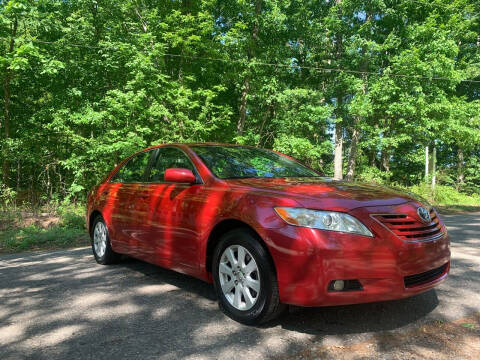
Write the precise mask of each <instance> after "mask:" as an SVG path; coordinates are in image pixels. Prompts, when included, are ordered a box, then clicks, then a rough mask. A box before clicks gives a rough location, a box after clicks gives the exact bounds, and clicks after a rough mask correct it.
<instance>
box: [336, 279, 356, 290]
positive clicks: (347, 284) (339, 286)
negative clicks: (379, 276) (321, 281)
mask: <svg viewBox="0 0 480 360" xmlns="http://www.w3.org/2000/svg"><path fill="white" fill-rule="evenodd" d="M328 290H329V291H356V290H357V291H358V290H363V287H362V284H361V283H360V281H358V280H340V279H339V280H332V281H330V284H329V285H328Z"/></svg>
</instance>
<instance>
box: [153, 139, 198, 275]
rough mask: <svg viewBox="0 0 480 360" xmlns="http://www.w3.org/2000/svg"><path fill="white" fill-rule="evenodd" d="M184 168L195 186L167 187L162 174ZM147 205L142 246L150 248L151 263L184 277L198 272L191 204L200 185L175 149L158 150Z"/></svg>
mask: <svg viewBox="0 0 480 360" xmlns="http://www.w3.org/2000/svg"><path fill="white" fill-rule="evenodd" d="M169 168H185V169H189V170H192V171H193V173H194V174H195V175H196V176H197V178H198V179H199V183H198V184H193V185H191V184H181V183H167V182H165V181H164V174H165V170H166V169H169ZM147 182H148V183H149V185H147V186H146V187H148V193H149V196H148V198H149V204H148V216H147V221H146V224H147V227H148V230H147V231H146V232H145V233H144V234H145V235H147V236H146V237H145V239H144V241H145V242H148V243H149V244H152V245H153V247H150V249H152V250H153V251H154V252H152V253H151V254H149V255H150V256H151V258H150V259H149V260H150V261H151V262H154V263H157V264H159V265H162V266H165V267H168V268H171V269H175V270H177V271H181V272H186V273H195V272H196V271H197V269H198V264H197V261H198V260H197V259H198V253H197V252H198V243H197V238H198V236H197V235H198V234H197V232H196V224H195V222H194V221H193V220H194V219H195V218H196V217H195V214H193V213H191V211H190V210H191V209H192V208H193V207H192V206H191V204H192V202H195V201H196V199H197V198H198V194H199V193H200V192H201V191H202V189H203V185H202V183H201V179H200V177H199V176H198V173H197V171H196V169H195V167H194V166H193V164H192V162H191V160H190V159H189V157H188V156H187V155H186V154H185V153H184V152H183V151H182V150H180V149H178V148H175V147H162V148H159V149H158V153H157V154H156V161H155V164H154V165H152V167H151V169H150V172H149V176H148V179H147Z"/></svg>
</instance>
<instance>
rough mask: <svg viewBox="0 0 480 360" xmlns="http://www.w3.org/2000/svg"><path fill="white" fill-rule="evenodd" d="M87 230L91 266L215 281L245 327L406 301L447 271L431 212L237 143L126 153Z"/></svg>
mask: <svg viewBox="0 0 480 360" xmlns="http://www.w3.org/2000/svg"><path fill="white" fill-rule="evenodd" d="M87 225H88V228H89V230H90V234H91V238H92V249H93V254H94V256H95V259H96V261H97V262H98V263H100V264H110V263H114V262H115V261H117V260H118V259H119V254H126V255H129V256H132V257H135V258H138V259H141V260H144V261H147V262H150V263H153V264H156V265H159V266H163V267H166V268H169V269H173V270H175V271H179V272H182V273H185V274H189V275H192V276H195V277H197V278H199V279H202V280H205V281H208V282H213V284H214V288H215V291H216V293H217V295H218V300H219V304H220V307H221V309H222V310H223V311H224V312H225V313H226V314H227V315H228V316H230V317H231V318H233V319H235V320H237V321H240V322H243V323H246V324H257V323H261V322H265V321H267V320H269V319H272V318H273V317H275V316H277V315H278V314H279V313H280V312H281V311H282V309H283V308H284V307H285V304H294V305H301V306H326V305H340V304H356V303H363V302H372V301H382V300H390V299H400V298H405V297H408V296H412V295H415V294H419V293H421V292H424V291H426V290H428V289H430V288H432V287H434V286H436V285H437V284H439V283H440V282H441V281H442V280H444V279H445V278H446V277H447V275H448V272H449V269H450V250H449V237H448V234H447V229H446V228H445V226H444V224H443V222H442V221H441V220H440V218H439V216H438V214H437V213H436V211H435V210H434V209H433V208H431V207H430V206H426V205H424V204H422V203H420V202H418V201H417V200H415V199H414V198H412V197H411V196H410V195H406V194H403V193H399V192H396V191H394V190H391V189H388V188H384V187H378V186H371V185H360V184H354V183H347V182H343V181H333V180H331V179H329V178H325V177H323V176H322V175H320V174H319V173H317V172H315V171H313V170H312V169H310V168H308V167H306V166H304V165H302V164H300V163H299V162H297V161H295V160H294V159H292V158H290V157H287V156H285V155H282V154H279V153H276V152H272V151H268V150H264V149H258V148H253V147H246V146H237V145H220V144H189V145H187V144H175V145H164V146H156V147H151V148H148V149H146V150H143V151H141V152H139V153H137V154H134V155H132V156H130V157H129V158H128V159H126V160H125V161H123V162H122V163H121V164H120V165H119V166H117V167H116V168H115V169H114V170H113V171H112V172H111V173H110V174H109V175H108V177H107V178H106V179H105V180H104V181H103V182H102V183H101V184H100V185H98V186H96V187H95V188H94V189H93V190H92V191H91V192H90V195H89V197H88V208H87Z"/></svg>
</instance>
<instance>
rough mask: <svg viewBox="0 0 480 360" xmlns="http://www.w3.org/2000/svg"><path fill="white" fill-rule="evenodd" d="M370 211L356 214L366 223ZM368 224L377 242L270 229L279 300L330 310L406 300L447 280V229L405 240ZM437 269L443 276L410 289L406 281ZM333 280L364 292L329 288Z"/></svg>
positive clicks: (296, 229) (288, 227)
mask: <svg viewBox="0 0 480 360" xmlns="http://www.w3.org/2000/svg"><path fill="white" fill-rule="evenodd" d="M365 211H367V210H365V209H360V210H358V211H357V214H355V211H354V212H352V214H353V215H354V216H357V217H358V218H361V219H362V221H363V219H369V217H368V216H365V215H366V214H361V212H365ZM367 221H370V222H369V223H367ZM367 221H365V224H366V225H367V226H368V227H369V228H370V229H371V230H372V232H373V233H374V235H375V237H373V238H370V237H366V236H360V235H353V234H344V233H338V232H329V231H321V230H315V229H308V228H301V227H295V226H291V225H287V224H285V225H284V226H282V227H281V228H277V229H268V230H266V233H265V234H263V238H264V239H265V240H266V243H267V245H268V247H269V249H270V252H271V254H272V258H273V260H274V263H275V267H276V270H277V280H278V285H279V293H280V300H281V301H282V302H284V303H286V304H292V305H299V306H329V305H346V304H358V303H366V302H376V301H384V300H393V299H401V298H406V297H409V296H413V295H416V294H419V293H422V292H424V291H426V290H428V289H431V288H432V287H434V286H436V285H438V284H439V283H440V282H442V281H443V280H444V279H445V278H446V277H447V276H448V272H449V270H450V249H449V244H450V240H449V236H448V233H447V230H446V228H445V227H444V226H443V225H442V226H443V236H442V237H440V238H438V239H436V240H434V241H425V242H406V241H404V240H401V239H399V238H398V237H396V236H395V235H394V234H393V233H392V232H391V231H389V230H388V229H386V228H384V227H383V226H381V225H379V224H378V223H377V222H375V221H374V220H371V219H370V220H367ZM442 266H444V267H443V268H441V267H442ZM437 268H441V272H438V271H437V272H436V273H433V275H434V276H433V277H430V278H429V277H427V281H420V282H419V283H418V284H414V285H410V286H405V277H408V276H412V275H417V274H422V273H425V272H429V271H431V270H432V269H437ZM420 279H422V278H420ZM333 280H358V281H359V282H360V283H361V285H362V290H353V291H332V290H329V289H328V287H329V284H330V283H331V282H332V281H333Z"/></svg>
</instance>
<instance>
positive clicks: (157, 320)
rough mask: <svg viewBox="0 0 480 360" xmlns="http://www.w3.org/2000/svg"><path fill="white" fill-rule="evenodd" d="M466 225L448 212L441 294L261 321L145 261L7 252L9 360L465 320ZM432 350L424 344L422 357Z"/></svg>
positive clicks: (255, 346) (260, 341)
mask: <svg viewBox="0 0 480 360" xmlns="http://www.w3.org/2000/svg"><path fill="white" fill-rule="evenodd" d="M458 221H459V218H455V219H452V218H449V217H446V222H447V226H448V227H449V230H450V235H451V238H452V266H451V274H450V277H449V278H448V279H447V280H446V281H445V282H444V283H442V284H441V285H440V286H438V287H437V288H436V289H435V290H430V291H428V292H426V293H423V294H421V295H418V296H415V297H412V298H407V299H404V300H396V301H389V302H382V303H372V304H359V305H352V306H335V307H324V308H299V307H291V308H290V310H289V312H288V313H286V314H284V315H283V316H282V317H281V318H280V319H278V320H275V321H273V322H271V323H268V324H266V325H262V326H259V327H248V326H244V325H242V324H239V323H237V322H235V321H233V320H231V319H229V318H227V317H226V316H224V315H223V314H222V313H221V312H220V310H219V309H218V305H217V303H216V300H215V295H214V293H213V289H212V285H210V284H207V283H204V282H202V281H200V280H197V279H194V278H191V277H188V276H185V275H182V274H178V273H175V272H172V271H169V270H165V269H163V268H160V267H156V266H154V265H150V264H147V263H144V262H141V261H136V260H131V259H129V260H125V261H123V262H121V263H120V264H118V265H114V266H101V265H97V264H96V263H95V261H94V259H93V256H92V255H91V249H89V248H84V249H75V250H68V251H59V252H51V253H42V254H22V255H17V257H15V255H6V256H2V257H1V258H0V263H1V264H2V270H1V271H0V297H1V301H0V345H1V347H2V360H3V359H10V358H12V359H13V358H19V357H20V358H23V357H27V356H32V354H34V353H36V352H39V351H40V352H41V354H42V356H44V357H45V358H51V357H55V358H79V357H82V356H81V354H83V355H84V354H89V353H90V351H91V352H92V353H94V354H95V356H94V357H96V358H98V357H111V356H117V357H118V356H120V357H139V356H140V357H141V358H148V357H151V358H165V359H177V358H189V357H192V358H196V359H201V358H212V357H226V358H227V357H232V356H237V357H239V358H244V359H251V358H259V357H271V356H277V355H279V356H280V355H282V354H284V353H292V352H296V351H300V350H301V349H303V348H305V347H308V346H311V345H312V344H315V346H323V345H325V346H327V345H332V346H346V345H348V344H353V343H357V342H360V341H364V340H365V339H368V338H370V337H371V336H372V335H373V334H383V333H388V334H390V333H391V334H396V333H399V332H404V331H409V329H412V328H415V327H418V326H419V325H421V324H424V323H427V322H429V321H433V320H435V321H437V320H438V321H449V320H455V319H458V318H460V317H463V316H468V315H470V314H472V313H474V312H476V311H478V309H480V299H479V298H478V293H480V284H479V283H478V276H479V272H480V266H479V264H480V260H479V259H480V254H479V249H478V246H476V244H475V241H474V238H473V237H472V236H471V235H470V233H469V232H465V231H464V230H465V226H470V225H469V224H470V223H472V222H469V221H468V220H466V219H464V222H468V225H465V226H464V225H463V224H461V223H459V222H458ZM450 222H453V223H456V224H457V226H458V229H459V230H455V229H453V227H451V226H449V225H450ZM23 262H25V263H26V264H29V265H28V266H23ZM417 346H418V345H417ZM426 349H427V350H428V345H427V346H426ZM427 350H425V349H422V348H418V349H417V348H415V351H416V353H417V354H419V356H421V354H424V351H427ZM380 351H381V349H380ZM87 357H88V356H87Z"/></svg>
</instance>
